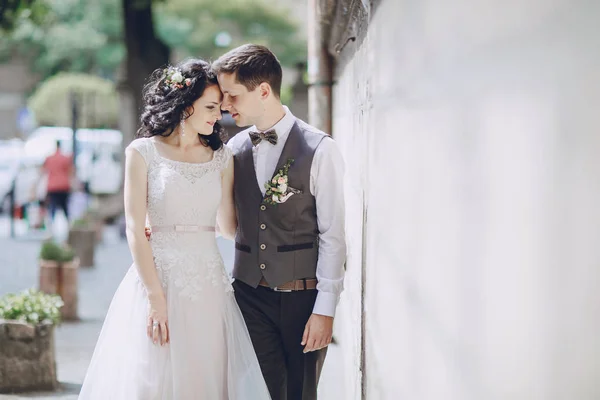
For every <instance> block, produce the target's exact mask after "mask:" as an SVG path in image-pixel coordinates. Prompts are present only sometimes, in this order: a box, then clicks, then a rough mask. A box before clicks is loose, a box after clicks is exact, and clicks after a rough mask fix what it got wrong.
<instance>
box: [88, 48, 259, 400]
mask: <svg viewBox="0 0 600 400" xmlns="http://www.w3.org/2000/svg"><path fill="white" fill-rule="evenodd" d="M221 100H222V94H221V92H220V90H219V86H218V85H217V80H216V77H215V76H214V74H213V73H212V72H211V71H210V66H209V64H208V63H206V62H204V61H202V60H196V59H193V60H188V61H185V62H183V63H182V64H180V65H178V66H177V67H169V68H167V69H160V70H157V71H155V72H154V73H153V74H152V76H151V77H150V81H149V83H148V84H147V85H146V87H145V89H144V102H145V109H144V111H143V114H142V117H141V127H140V129H139V131H138V136H140V138H139V139H136V140H134V141H133V142H132V143H131V144H130V145H129V146H128V147H127V149H126V152H125V153H126V157H127V158H126V167H125V214H126V218H127V239H128V242H129V247H130V250H131V254H132V256H133V260H134V264H133V265H132V266H131V268H130V269H129V271H128V272H127V274H126V276H125V278H124V279H123V281H122V282H121V285H120V286H119V288H118V289H117V292H116V294H115V296H114V298H113V300H112V303H111V306H110V308H109V310H108V314H107V317H106V320H105V322H104V326H103V328H102V332H101V333H100V337H99V339H98V343H97V345H96V349H95V351H94V355H93V357H92V360H91V363H90V366H89V369H88V371H87V375H86V377H85V381H84V383H83V387H82V389H81V393H80V396H79V398H80V399H99V400H100V399H101V400H106V399H111V400H112V399H122V400H152V399H157V400H158V399H160V400H166V399H174V400H187V399H190V400H191V399H205V400H221V399H223V400H225V399H226V400H242V399H243V400H263V399H270V397H269V394H268V390H267V386H266V384H265V382H264V379H263V377H262V374H261V371H260V367H259V365H258V361H257V358H256V355H255V353H254V350H253V348H252V343H251V341H250V337H249V335H248V331H247V329H246V326H245V324H244V321H243V318H242V314H241V313H240V310H239V308H238V306H237V304H236V302H235V298H234V296H233V289H232V286H231V282H230V279H229V277H228V275H227V272H226V271H225V268H224V265H223V260H222V259H221V255H220V253H219V250H218V248H217V244H216V240H215V225H216V224H217V221H218V225H219V227H220V229H221V231H222V233H223V234H224V235H226V236H232V235H233V233H234V231H235V227H236V217H235V210H234V205H233V162H232V154H231V151H230V150H229V149H228V147H227V146H224V145H223V143H222V141H221V128H220V126H219V124H218V123H217V121H218V120H220V119H221V109H220V105H221ZM147 223H148V224H150V227H151V231H152V236H151V239H150V241H148V240H147V239H146V236H145V233H144V227H145V226H146V224H147Z"/></svg>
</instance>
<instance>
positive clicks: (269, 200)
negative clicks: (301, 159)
mask: <svg viewBox="0 0 600 400" xmlns="http://www.w3.org/2000/svg"><path fill="white" fill-rule="evenodd" d="M293 163H294V159H293V158H290V159H289V160H287V162H286V163H285V165H284V166H283V168H281V169H280V170H279V171H277V174H275V176H274V177H273V178H272V179H271V180H270V181H268V182H266V183H265V188H266V189H267V191H266V193H265V198H264V199H263V203H266V204H271V205H275V204H281V203H285V202H286V201H287V200H288V199H289V198H290V197H292V196H293V195H294V194H299V193H302V191H301V190H298V189H294V188H292V187H291V186H289V185H288V172H289V169H290V166H291V165H292V164H293Z"/></svg>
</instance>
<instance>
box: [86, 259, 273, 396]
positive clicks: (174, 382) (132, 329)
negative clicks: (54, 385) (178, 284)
mask: <svg viewBox="0 0 600 400" xmlns="http://www.w3.org/2000/svg"><path fill="white" fill-rule="evenodd" d="M166 297H167V307H168V318H169V328H170V334H171V339H170V343H169V344H167V345H165V346H162V347H161V346H160V345H155V344H153V343H152V341H151V340H150V338H148V336H147V335H146V320H147V315H148V314H147V313H148V300H147V296H146V292H145V289H144V287H143V285H142V284H141V282H140V281H139V277H138V275H137V270H136V269H135V267H132V268H131V269H130V270H129V271H128V273H127V275H126V276H125V278H124V279H123V281H122V283H121V285H120V286H119V288H118V290H117V292H116V294H115V296H114V298H113V300H112V303H111V305H110V308H109V311H108V314H107V317H106V320H105V322H104V326H103V328H102V331H101V333H100V337H99V339H98V343H97V345H96V349H95V351H94V355H93V357H92V360H91V363H90V366H89V369H88V371H87V375H86V378H85V381H84V383H83V387H82V389H81V393H80V395H79V398H80V399H84V400H88V399H89V400H109V399H110V400H154V399H156V400H170V399H172V400H188V399H189V400H192V399H193V400H268V399H270V396H269V393H268V390H267V386H266V384H265V381H264V379H263V376H262V374H261V371H260V367H259V364H258V360H257V358H256V355H255V353H254V350H253V348H252V343H251V341H250V336H249V334H248V330H247V328H246V325H245V323H244V320H243V317H242V314H241V312H240V310H239V308H238V306H237V303H236V302H235V297H234V295H233V292H232V291H225V290H223V287H222V285H216V286H210V285H209V286H208V287H206V288H203V291H202V293H201V295H200V296H197V297H196V298H190V296H189V295H188V293H185V292H182V291H179V290H177V289H176V288H175V287H169V289H168V290H167V291H166Z"/></svg>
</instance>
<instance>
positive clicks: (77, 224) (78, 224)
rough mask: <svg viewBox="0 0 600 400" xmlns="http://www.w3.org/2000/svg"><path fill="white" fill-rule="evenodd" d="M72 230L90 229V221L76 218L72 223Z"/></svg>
mask: <svg viewBox="0 0 600 400" xmlns="http://www.w3.org/2000/svg"><path fill="white" fill-rule="evenodd" d="M72 227H73V228H75V229H85V228H89V227H90V220H89V219H87V218H78V219H76V220H75V221H73V225H72Z"/></svg>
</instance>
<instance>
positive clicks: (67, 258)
mask: <svg viewBox="0 0 600 400" xmlns="http://www.w3.org/2000/svg"><path fill="white" fill-rule="evenodd" d="M74 259H75V251H73V249H72V248H71V247H69V246H67V245H65V246H64V247H63V248H62V259H61V260H60V261H62V262H71V261H73V260H74Z"/></svg>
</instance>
